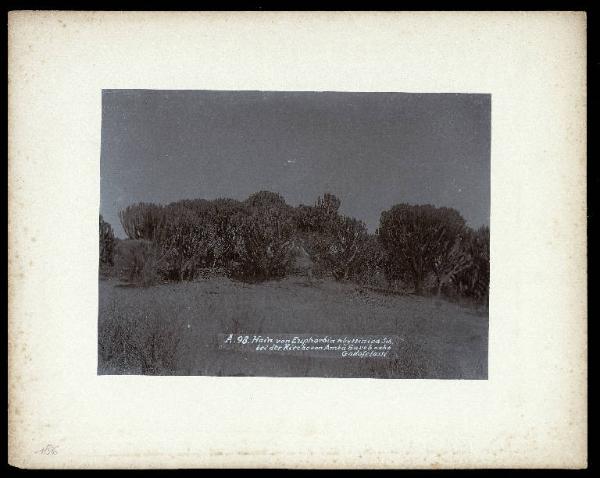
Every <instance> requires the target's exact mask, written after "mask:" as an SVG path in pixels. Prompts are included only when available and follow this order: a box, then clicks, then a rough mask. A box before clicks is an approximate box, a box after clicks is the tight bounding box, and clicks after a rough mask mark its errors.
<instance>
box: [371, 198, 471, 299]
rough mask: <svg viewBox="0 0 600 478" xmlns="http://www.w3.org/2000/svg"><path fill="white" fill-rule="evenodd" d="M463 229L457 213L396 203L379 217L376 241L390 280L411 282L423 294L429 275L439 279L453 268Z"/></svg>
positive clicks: (461, 219)
mask: <svg viewBox="0 0 600 478" xmlns="http://www.w3.org/2000/svg"><path fill="white" fill-rule="evenodd" d="M464 230H465V221H464V219H463V218H462V216H461V215H460V214H459V213H458V211H456V210H454V209H450V208H436V207H434V206H430V205H424V206H413V205H409V204H398V205H396V206H393V207H392V208H391V209H390V210H389V211H384V212H383V213H382V214H381V221H380V227H379V238H380V241H381V243H382V245H383V247H384V249H385V252H386V260H385V272H386V275H387V277H388V280H389V281H393V280H403V281H408V282H410V283H412V285H413V287H414V290H415V293H417V294H422V292H423V285H424V282H425V280H426V279H427V277H428V275H430V274H434V275H436V276H437V277H438V284H439V280H441V278H442V277H443V275H444V274H446V273H447V272H448V271H449V269H451V268H452V266H453V265H454V264H453V261H454V260H456V258H457V256H456V255H455V253H454V251H455V248H456V247H457V241H459V240H460V235H461V234H462V233H463V231H464Z"/></svg>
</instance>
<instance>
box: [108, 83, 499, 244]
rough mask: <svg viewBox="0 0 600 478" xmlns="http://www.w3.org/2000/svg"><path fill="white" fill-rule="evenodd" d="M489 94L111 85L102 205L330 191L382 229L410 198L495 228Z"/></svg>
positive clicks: (307, 198)
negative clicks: (388, 212) (388, 213)
mask: <svg viewBox="0 0 600 478" xmlns="http://www.w3.org/2000/svg"><path fill="white" fill-rule="evenodd" d="M490 108H491V99H490V96H489V95H482V94H415V93H338V92H259V91H183V90H181V91H167V90H160V91H150V90H104V91H103V95H102V153H101V206H100V212H101V214H102V215H103V216H104V219H105V220H107V221H108V222H109V223H110V224H111V225H112V226H113V228H114V229H115V233H116V234H117V236H119V237H124V232H123V230H122V228H121V226H120V224H119V219H118V211H119V210H120V209H123V208H124V207H126V206H128V205H129V204H132V203H134V202H139V201H145V202H155V203H161V204H166V203H168V202H171V201H175V200H178V199H184V198H187V199H192V198H206V199H213V198H216V197H232V198H236V199H245V198H246V197H248V196H249V195H250V194H252V193H253V192H256V191H259V190H270V191H274V192H278V193H281V194H282V195H283V196H284V197H285V199H286V200H287V202H288V203H289V204H291V205H298V204H313V203H314V201H315V200H316V199H317V197H318V196H320V195H322V194H323V193H324V192H331V193H333V194H335V195H336V196H338V197H339V198H340V199H341V202H342V205H341V208H340V209H341V212H342V213H344V214H347V215H350V216H353V217H356V218H359V219H362V220H363V221H365V223H366V224H367V226H368V227H369V230H370V231H371V232H374V231H375V229H376V228H377V225H378V223H379V217H380V214H381V211H383V210H385V209H388V208H389V207H390V206H392V205H394V204H397V203H400V202H408V203H412V204H433V205H435V206H447V207H453V208H456V209H457V210H458V211H459V212H460V213H461V214H462V215H463V216H464V218H465V219H466V220H467V222H468V223H469V224H470V225H471V226H473V227H479V226H481V225H489V209H490Z"/></svg>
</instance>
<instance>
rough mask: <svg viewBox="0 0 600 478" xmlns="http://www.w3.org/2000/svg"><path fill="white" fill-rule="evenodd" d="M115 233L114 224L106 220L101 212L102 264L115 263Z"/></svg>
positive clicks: (109, 264)
mask: <svg viewBox="0 0 600 478" xmlns="http://www.w3.org/2000/svg"><path fill="white" fill-rule="evenodd" d="M114 253H115V234H114V232H113V229H112V226H111V225H110V224H109V223H108V222H105V221H104V219H103V218H102V214H100V265H104V266H112V265H113V264H114Z"/></svg>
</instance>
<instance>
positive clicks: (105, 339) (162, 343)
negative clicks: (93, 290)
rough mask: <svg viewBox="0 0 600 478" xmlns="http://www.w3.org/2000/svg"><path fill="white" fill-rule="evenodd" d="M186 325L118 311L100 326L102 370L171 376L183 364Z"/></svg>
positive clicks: (99, 349)
mask: <svg viewBox="0 0 600 478" xmlns="http://www.w3.org/2000/svg"><path fill="white" fill-rule="evenodd" d="M182 329H183V324H182V323H180V322H179V321H177V320H176V319H173V318H172V317H169V318H168V320H165V319H164V318H161V317H159V316H157V315H154V314H151V313H143V312H136V313H117V312H116V308H113V312H112V313H111V314H110V315H109V316H108V317H106V318H104V319H103V320H102V321H101V322H100V323H99V326H98V355H99V357H98V358H99V364H98V371H99V373H102V372H104V373H115V372H120V373H141V374H145V375H171V374H173V373H175V372H177V371H178V368H179V367H180V366H181V365H182V363H181V362H182V360H181V359H182V355H183V347H182V343H181V337H182V335H183V333H182Z"/></svg>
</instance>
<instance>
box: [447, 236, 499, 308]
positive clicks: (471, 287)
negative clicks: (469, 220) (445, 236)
mask: <svg viewBox="0 0 600 478" xmlns="http://www.w3.org/2000/svg"><path fill="white" fill-rule="evenodd" d="M462 249H463V250H464V251H465V254H468V255H469V257H470V258H471V261H470V263H469V266H468V267H466V268H464V269H463V270H461V271H460V272H459V273H458V274H456V276H455V277H454V278H453V281H452V282H453V284H454V286H455V287H456V289H457V292H458V294H460V295H462V296H464V297H469V298H472V299H475V300H476V301H478V302H485V301H487V299H488V296H489V285H490V230H489V228H488V227H481V228H479V229H478V230H477V231H473V230H471V229H469V230H468V231H467V233H466V234H465V237H464V239H463V242H462Z"/></svg>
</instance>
